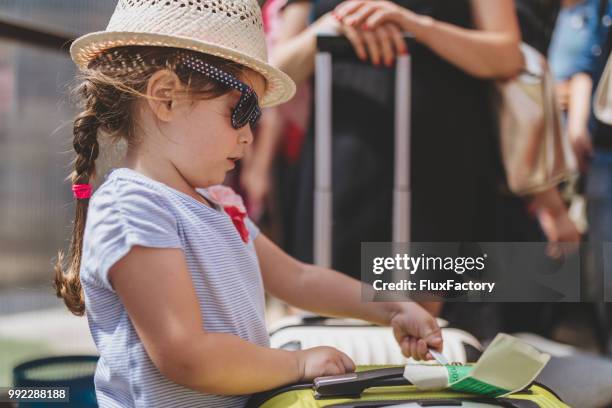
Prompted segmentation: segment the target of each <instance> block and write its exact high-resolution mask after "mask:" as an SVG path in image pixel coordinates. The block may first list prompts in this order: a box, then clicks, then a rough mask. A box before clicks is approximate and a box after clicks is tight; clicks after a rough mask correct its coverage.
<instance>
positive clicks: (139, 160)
mask: <svg viewBox="0 0 612 408" xmlns="http://www.w3.org/2000/svg"><path fill="white" fill-rule="evenodd" d="M125 166H126V167H127V168H129V169H132V170H134V171H137V172H138V173H140V174H142V175H144V176H146V177H148V178H150V179H153V180H155V181H158V182H160V183H163V184H165V185H167V186H168V187H171V188H173V189H175V190H178V191H180V192H182V193H184V194H187V195H189V196H191V197H193V198H194V199H196V200H198V201H200V202H201V203H203V204H205V205H207V206H209V207H213V206H212V204H211V203H209V202H208V200H206V198H204V197H203V196H202V195H201V194H200V193H198V192H197V191H196V189H195V188H194V187H193V186H191V185H190V184H189V183H188V182H187V180H185V178H184V177H183V176H182V175H181V173H180V172H179V171H178V169H177V168H176V167H175V166H174V165H173V164H172V163H171V162H170V161H168V160H164V159H161V158H160V159H157V158H150V157H147V156H142V155H138V154H135V152H130V151H129V150H128V154H127V156H126V160H125Z"/></svg>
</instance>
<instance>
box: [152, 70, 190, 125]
mask: <svg viewBox="0 0 612 408" xmlns="http://www.w3.org/2000/svg"><path fill="white" fill-rule="evenodd" d="M182 88H183V86H182V84H181V81H180V80H179V78H178V76H177V75H176V74H175V73H174V72H172V71H170V70H167V69H164V70H159V71H157V72H156V73H154V74H153V75H152V76H151V78H149V82H148V83H147V91H146V95H147V103H148V104H149V107H150V108H151V110H152V111H153V113H154V114H155V116H157V118H158V119H160V120H162V121H164V122H169V121H171V120H172V118H173V116H174V112H175V110H176V109H175V108H176V105H177V102H178V101H177V100H176V93H177V91H180V90H181V89H182Z"/></svg>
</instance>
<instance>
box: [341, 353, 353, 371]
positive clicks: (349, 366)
mask: <svg viewBox="0 0 612 408" xmlns="http://www.w3.org/2000/svg"><path fill="white" fill-rule="evenodd" d="M340 359H341V360H342V364H344V368H345V370H346V372H348V373H352V372H353V371H355V363H354V362H353V360H351V358H350V357H349V356H347V355H346V354H344V353H341V354H340Z"/></svg>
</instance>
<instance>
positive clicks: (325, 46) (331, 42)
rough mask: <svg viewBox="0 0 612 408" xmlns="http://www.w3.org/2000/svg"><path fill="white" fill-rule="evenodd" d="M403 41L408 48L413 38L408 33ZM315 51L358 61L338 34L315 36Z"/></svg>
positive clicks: (348, 45)
mask: <svg viewBox="0 0 612 408" xmlns="http://www.w3.org/2000/svg"><path fill="white" fill-rule="evenodd" d="M403 37H404V41H405V42H406V44H407V45H408V46H410V44H411V42H413V41H414V36H413V35H411V34H409V33H404V34H403ZM317 50H318V51H319V52H329V53H331V54H332V55H333V56H334V58H337V57H340V58H343V59H344V58H355V59H358V58H357V56H356V55H355V50H354V49H353V45H352V44H351V42H350V41H349V40H348V38H346V37H345V36H343V35H338V34H331V33H330V34H327V33H325V34H324V33H319V34H317Z"/></svg>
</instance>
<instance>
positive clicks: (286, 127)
mask: <svg viewBox="0 0 612 408" xmlns="http://www.w3.org/2000/svg"><path fill="white" fill-rule="evenodd" d="M367 1H368V0H366V2H367ZM376 2H377V3H379V5H378V7H380V9H379V11H380V14H379V15H380V16H381V17H380V20H379V21H378V25H377V26H376V28H371V27H369V28H368V27H364V26H363V25H362V24H361V21H360V24H358V25H351V24H350V19H349V20H347V19H346V18H345V19H344V20H343V19H342V16H338V15H337V14H336V13H335V12H334V10H338V9H337V7H338V6H339V5H340V3H341V1H340V0H267V1H265V2H264V3H263V4H261V6H262V13H263V17H264V28H265V31H266V35H267V40H268V46H269V56H270V59H271V61H272V62H273V63H275V64H276V65H278V66H279V67H280V68H281V69H283V70H284V71H285V72H287V73H288V74H289V75H290V76H291V77H292V78H293V79H294V80H295V82H296V83H297V84H298V93H297V95H296V97H295V98H294V99H293V100H292V101H291V102H289V103H288V104H285V105H283V106H280V107H277V108H271V109H268V110H267V111H265V112H264V115H263V117H262V121H261V122H260V125H259V127H258V129H257V134H256V137H255V142H254V144H253V146H252V149H251V151H250V152H249V154H248V155H247V156H246V157H245V158H244V160H243V161H242V162H241V163H240V166H239V168H238V169H237V170H236V171H235V172H233V173H232V174H231V175H230V176H229V177H228V180H227V183H228V184H229V185H231V186H233V187H234V188H235V189H236V190H237V191H239V192H240V193H241V194H242V195H243V197H244V199H245V201H246V204H247V208H248V211H249V215H250V216H251V218H253V219H254V220H255V221H256V222H257V223H258V225H259V226H260V227H261V228H262V230H263V231H264V232H266V234H267V235H268V236H270V237H271V238H272V239H273V240H274V241H275V242H277V243H278V244H279V245H280V246H281V247H282V248H284V249H285V250H286V251H288V252H289V253H290V254H292V255H294V256H295V257H297V258H298V259H300V260H303V261H312V257H313V255H312V252H313V249H312V248H313V245H312V243H313V188H314V181H313V180H314V167H315V163H316V157H315V156H314V136H313V134H314V132H313V127H314V117H313V106H314V104H315V98H314V92H313V75H314V57H315V52H316V48H315V41H314V38H315V37H316V35H317V33H319V32H321V31H334V32H337V33H339V35H342V36H346V37H347V38H349V40H350V41H351V44H352V46H353V47H354V49H355V54H356V56H357V57H358V58H355V59H354V60H348V61H343V62H339V63H338V64H335V66H334V71H333V75H334V85H333V95H334V96H333V98H334V102H333V118H334V119H333V135H334V141H333V147H334V151H333V154H332V157H333V184H334V199H333V216H334V217H333V219H334V223H333V236H334V242H333V267H334V268H336V269H338V270H340V271H342V272H345V273H347V274H349V275H352V276H355V277H357V278H359V276H360V265H359V261H360V257H359V256H358V254H359V251H360V243H361V242H366V241H369V242H372V241H390V240H391V215H390V214H391V206H392V182H393V155H394V146H393V100H394V99H393V95H394V85H393V75H394V64H395V60H396V58H397V56H398V55H401V54H403V53H405V52H406V51H408V52H409V53H410V54H411V56H412V64H413V70H412V118H413V119H412V155H411V166H412V192H413V202H412V220H413V221H412V230H411V237H412V240H413V241H417V242H418V241H420V242H478V241H480V242H540V241H551V242H590V243H593V244H594V245H592V247H591V250H589V251H588V252H587V253H585V254H584V255H585V256H584V257H583V261H582V262H583V275H584V277H583V278H584V281H583V289H582V290H583V291H584V292H585V297H586V298H589V296H592V298H593V299H599V300H601V299H603V296H598V294H599V295H601V294H600V293H599V292H600V291H602V290H603V289H602V287H601V286H602V283H603V281H604V279H603V276H602V274H603V272H602V271H603V270H604V264H605V257H606V251H605V246H606V243H607V242H612V238H611V236H612V127H610V125H608V124H605V123H603V122H600V121H599V120H597V119H596V118H595V116H594V115H593V103H592V101H593V94H594V91H595V89H596V88H597V86H598V84H599V81H600V78H601V77H602V74H603V71H604V66H605V64H606V61H607V60H608V57H609V54H610V48H611V46H612V30H610V26H611V25H612V4H609V3H608V1H607V0H514V1H513V2H512V1H507V2H503V1H490V0H471V1H470V0H401V1H397V2H394V3H391V2H387V1H385V0H376ZM115 5H116V1H114V0H79V1H78V2H74V1H69V0H0V219H1V220H2V222H0V386H5V385H8V384H10V381H11V378H10V376H11V373H10V370H11V368H12V366H13V365H14V364H16V363H18V362H20V361H23V360H24V359H27V358H33V357H38V356H41V355H49V354H62V353H64V354H66V353H70V354H75V353H76V354H79V353H95V348H94V347H93V344H92V342H91V339H90V338H89V333H88V331H87V327H86V322H85V320H84V319H79V318H76V317H73V316H71V315H69V314H68V312H66V311H65V310H64V309H63V308H62V305H61V303H60V301H59V300H58V299H56V298H54V297H53V292H52V290H51V277H52V273H51V271H52V268H51V264H52V259H53V257H54V256H55V254H56V251H57V248H59V247H62V246H66V245H67V242H66V240H67V238H68V237H69V232H70V226H69V222H70V221H69V220H70V219H71V215H72V214H73V208H72V205H73V204H72V198H71V197H72V196H71V192H70V186H69V184H68V183H66V182H65V177H66V175H67V174H68V166H67V164H66V163H68V160H69V158H70V157H69V154H70V153H69V151H70V146H69V140H70V136H71V135H70V129H71V127H70V122H71V119H72V116H73V114H74V107H73V106H72V104H71V101H70V98H69V96H68V89H69V87H70V85H71V81H72V78H73V76H74V73H75V70H74V67H73V64H72V62H71V61H70V59H69V57H68V54H67V49H68V47H67V45H68V44H69V42H70V40H71V39H73V38H75V37H76V36H77V35H79V34H81V33H84V32H88V31H95V30H97V29H103V28H104V25H105V23H106V21H108V17H109V16H110V14H111V13H112V11H113V9H114V7H115ZM398 7H399V8H398ZM345 11H346V15H345V17H346V16H349V17H350V16H352V17H354V18H357V17H359V16H358V15H357V14H355V13H353V14H351V12H350V10H345ZM424 17H426V18H431V19H433V20H435V21H438V22H442V23H444V25H439V26H438V28H437V29H436V31H435V32H429V33H428V32H422V33H421V32H419V33H415V34H416V41H414V42H411V43H410V44H411V45H410V47H409V49H408V50H406V49H404V48H403V47H405V46H402V44H403V43H402V42H401V41H400V42H398V41H397V34H398V33H399V32H401V31H403V30H404V29H405V28H406V27H410V26H411V24H415V27H417V26H418V27H422V26H423V24H421V23H424V22H425V23H426V22H427V20H422V18H424ZM415 22H418V23H419V24H416V23H415ZM519 41H522V42H524V43H526V44H528V45H530V46H531V47H533V48H534V49H536V50H537V51H539V52H540V53H541V54H542V55H544V56H546V57H547V60H548V64H549V66H550V70H551V72H552V75H553V77H554V82H555V91H556V92H555V95H556V101H557V103H558V105H559V107H560V109H561V113H562V126H563V130H564V133H563V135H564V137H565V138H567V140H568V141H569V144H570V145H571V148H572V151H573V153H574V155H575V158H576V161H577V169H578V171H577V172H576V176H575V177H572V178H571V179H570V180H566V181H565V182H564V183H561V184H560V185H555V186H553V187H551V188H548V189H547V190H544V191H538V192H537V193H534V194H529V195H518V194H515V193H513V192H512V191H511V190H510V189H508V187H507V183H506V180H505V170H504V166H503V164H502V158H501V155H500V152H499V150H500V149H499V142H498V140H499V133H500V126H499V121H498V113H497V106H496V103H495V98H494V89H495V84H499V83H503V82H504V81H507V80H510V79H512V78H513V77H515V76H516V75H518V74H519V73H520V72H521V70H522V66H523V58H522V55H521V53H520V52H519V48H518V43H519ZM118 155H119V152H108V151H105V152H103V154H102V157H101V159H100V162H101V169H102V170H101V171H100V173H101V174H103V173H104V169H105V168H106V169H108V168H109V167H111V166H113V165H114V164H115V163H116V162H115V160H116V158H117V156H118ZM271 304H272V305H273V306H274V307H272V308H271V312H270V319H271V320H274V318H276V317H278V316H281V315H283V314H286V313H288V312H289V311H288V310H285V309H284V308H283V307H282V306H279V305H278V303H277V302H274V301H272V300H271ZM428 307H429V308H430V310H431V311H432V312H433V313H435V314H437V315H439V316H442V317H444V318H446V319H447V320H449V321H450V322H451V324H452V325H454V326H459V327H462V328H464V329H466V330H468V331H470V332H472V333H474V334H475V335H476V336H478V337H480V338H487V337H492V336H493V335H494V334H495V333H497V332H499V331H507V332H517V331H527V332H532V333H537V334H539V335H542V336H544V337H547V338H551V339H555V340H557V341H561V342H565V343H570V344H573V345H575V346H578V347H580V348H584V349H588V350H591V351H593V352H597V353H601V354H609V353H611V352H612V348H611V346H612V343H611V342H610V337H609V328H610V324H611V323H612V319H610V314H609V313H608V312H607V310H606V306H605V304H604V303H602V302H583V303H575V304H545V303H539V304H535V303H530V304H452V305H451V304H447V305H443V304H431V305H429V306H428Z"/></svg>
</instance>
